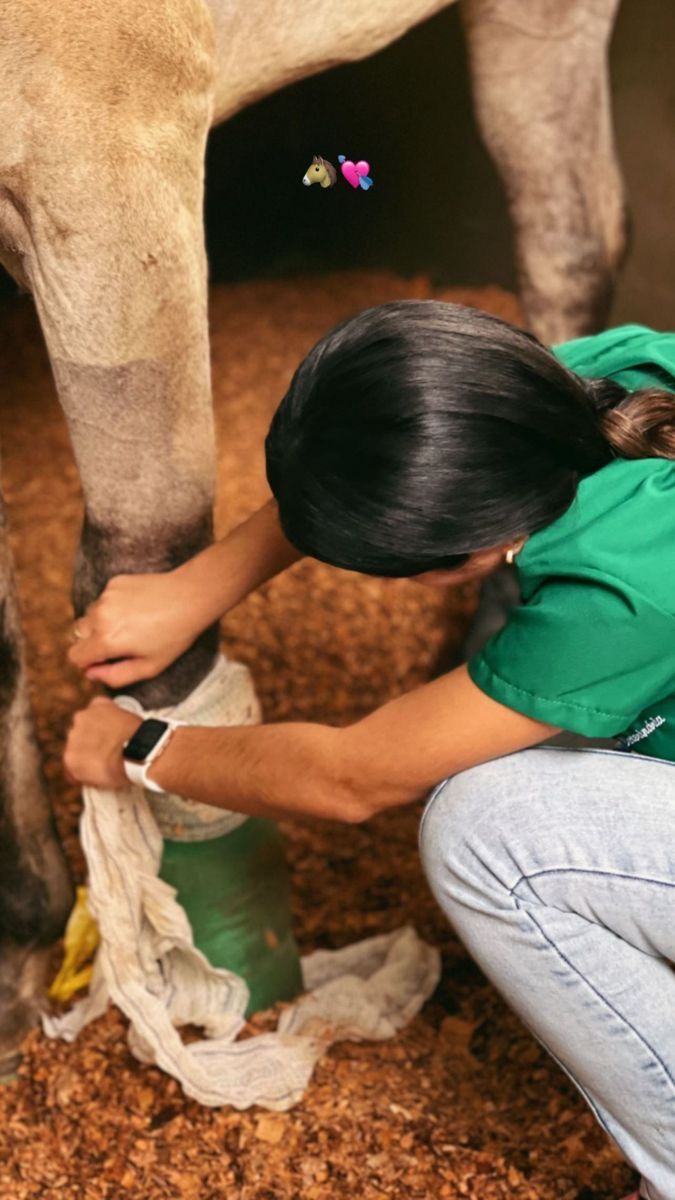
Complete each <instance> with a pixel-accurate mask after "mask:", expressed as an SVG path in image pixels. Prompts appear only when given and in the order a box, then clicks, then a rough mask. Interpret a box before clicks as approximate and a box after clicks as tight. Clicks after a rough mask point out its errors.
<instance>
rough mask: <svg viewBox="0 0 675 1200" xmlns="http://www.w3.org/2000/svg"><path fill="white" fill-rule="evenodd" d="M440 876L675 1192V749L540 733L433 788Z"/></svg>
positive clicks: (427, 862) (559, 1056)
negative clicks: (576, 745)
mask: <svg viewBox="0 0 675 1200" xmlns="http://www.w3.org/2000/svg"><path fill="white" fill-rule="evenodd" d="M420 850H421V854H422V861H423V864H424V868H425V871H426V874H427V877H428V879H429V882H430V885H431V888H432V890H433V892H434V895H435V896H436V899H437V900H438V903H439V904H440V906H441V908H442V909H443V911H444V912H445V913H446V915H447V917H448V918H449V920H450V921H451V922H452V924H453V925H454V927H455V929H456V930H457V932H458V933H459V935H460V937H461V938H462V940H463V942H464V944H465V945H466V947H467V949H468V950H469V952H470V953H471V954H472V956H473V957H474V959H475V960H476V962H477V963H478V964H479V965H480V966H481V968H482V969H483V971H484V972H485V974H486V975H487V976H488V977H489V978H490V979H491V980H492V982H493V983H494V985H495V987H496V988H497V989H498V990H499V991H500V992H501V994H502V996H504V998H505V999H506V1001H507V1002H508V1003H509V1004H510V1005H511V1007H512V1008H513V1009H514V1010H515V1011H516V1012H517V1013H518V1015H519V1016H520V1018H521V1019H522V1021H523V1022H524V1023H525V1024H526V1025H527V1026H529V1028H530V1029H531V1030H532V1032H533V1033H534V1034H535V1035H536V1037H537V1038H538V1039H539V1040H540V1042H541V1043H542V1044H543V1045H544V1046H545V1047H546V1049H547V1050H548V1051H549V1053H550V1054H552V1055H553V1057H554V1058H555V1059H556V1060H557V1061H558V1063H559V1064H560V1065H561V1066H562V1067H563V1069H564V1070H565V1071H566V1072H567V1074H568V1075H569V1076H570V1077H571V1079H572V1080H573V1081H574V1083H575V1084H576V1085H577V1087H578V1088H579V1090H580V1091H581V1093H582V1094H583V1096H584V1097H585V1099H586V1100H587V1101H588V1103H589V1105H590V1106H591V1108H592V1110H593V1112H594V1113H595V1116H596V1117H597V1119H598V1121H599V1122H600V1124H601V1125H602V1126H603V1127H604V1129H605V1130H606V1131H607V1133H608V1134H609V1135H610V1137H612V1138H613V1139H614V1141H615V1142H616V1143H617V1145H618V1146H619V1147H620V1149H621V1150H622V1152H623V1154H624V1156H625V1157H626V1158H627V1159H628V1161H629V1162H630V1163H632V1165H633V1166H634V1167H635V1168H636V1169H637V1170H638V1171H639V1172H640V1174H641V1176H642V1188H641V1193H642V1195H643V1196H645V1197H649V1200H675V973H674V972H673V970H672V968H671V966H670V962H675V763H668V762H664V761H663V760H661V759H654V758H647V757H645V756H640V755H637V754H635V755H632V754H624V753H620V752H618V751H614V750H597V749H563V748H560V747H558V746H540V747H537V748H536V749H533V750H525V751H522V752H520V753H518V754H512V755H509V756H508V757H506V758H500V759H496V760H495V761H493V762H489V763H485V764H483V765H482V766H479V767H474V768H473V769H472V770H469V771H463V772H461V773H460V774H458V775H455V776H453V777H452V778H450V779H447V780H445V781H444V782H443V783H441V784H439V786H438V787H437V788H436V789H435V790H434V792H432V794H431V797H430V799H429V802H428V804H427V807H426V809H425V812H424V816H423V818H422V825H421V828H420Z"/></svg>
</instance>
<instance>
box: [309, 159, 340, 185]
mask: <svg viewBox="0 0 675 1200" xmlns="http://www.w3.org/2000/svg"><path fill="white" fill-rule="evenodd" d="M336 179H337V171H336V170H335V167H334V166H333V164H332V163H331V162H328V159H326V158H321V156H320V155H318V154H315V155H314V157H313V159H312V161H311V163H310V164H309V166H308V168H307V170H306V171H305V173H304V175H303V177H302V182H303V183H304V185H305V187H311V186H312V184H313V183H318V184H320V185H321V187H322V188H331V187H333V185H334V184H335V181H336Z"/></svg>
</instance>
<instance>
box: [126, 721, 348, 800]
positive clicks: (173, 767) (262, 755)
mask: <svg viewBox="0 0 675 1200" xmlns="http://www.w3.org/2000/svg"><path fill="white" fill-rule="evenodd" d="M343 740H344V731H343V730H341V729H334V728H331V727H330V726H327V725H311V724H308V723H302V724H300V723H290V724H287V725H259V726H255V727H241V726H237V727H233V728H227V729H225V728H209V727H196V726H188V727H185V728H180V727H179V728H178V729H176V730H175V732H174V734H173V736H172V738H171V740H170V741H169V743H168V745H167V746H166V748H165V749H164V750H163V751H162V753H161V754H160V755H159V757H158V758H157V760H156V761H155V762H154V763H153V764H152V765H151V767H150V768H149V771H148V774H149V777H150V778H151V779H152V780H154V781H155V782H156V783H158V784H159V785H160V787H162V788H163V789H164V790H165V791H168V792H174V793H175V794H177V795H180V796H189V797H190V799H192V800H199V801H201V802H202V803H203V804H213V805H215V806H217V807H218V808H231V809H233V810H234V811H235V812H244V813H247V814H248V815H250V816H262V817H281V816H294V817H297V816H311V817H323V818H326V819H329V820H337V821H348V822H355V821H362V820H364V819H365V818H366V817H368V816H370V815H371V809H370V806H369V803H368V797H367V793H366V791H365V789H363V788H361V787H359V786H358V783H357V784H356V785H355V784H354V783H353V782H352V781H351V779H350V777H349V776H350V774H351V772H348V773H345V772H344V765H343V755H342V749H343V745H342V743H343Z"/></svg>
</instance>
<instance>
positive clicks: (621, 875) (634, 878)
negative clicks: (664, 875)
mask: <svg viewBox="0 0 675 1200" xmlns="http://www.w3.org/2000/svg"><path fill="white" fill-rule="evenodd" d="M545 875H601V876H602V877H603V879H628V880H630V881H631V883H652V884H655V885H656V887H664V888H675V883H671V882H670V881H669V880H668V879H653V878H652V877H651V876H649V875H628V874H626V873H625V872H623V871H603V870H602V869H601V868H598V867H546V868H545V869H544V870H542V871H533V872H532V874H531V875H521V876H520V877H519V878H518V879H517V880H516V882H515V883H514V884H513V886H512V887H510V888H509V893H510V895H511V896H513V897H514V899H516V900H518V899H519V897H518V896H516V895H515V892H516V888H518V887H520V885H521V883H529V882H530V880H531V879H541V878H542V876H545ZM575 915H577V916H580V915H581V914H579V913H577V914H575Z"/></svg>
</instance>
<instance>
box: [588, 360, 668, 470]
mask: <svg viewBox="0 0 675 1200" xmlns="http://www.w3.org/2000/svg"><path fill="white" fill-rule="evenodd" d="M586 384H587V386H588V389H589V395H590V398H591V401H592V403H593V405H594V407H595V409H596V412H598V414H599V417H600V421H599V425H600V432H601V433H602V435H603V437H604V438H605V439H606V441H607V442H608V443H609V445H610V446H611V448H612V450H613V451H614V453H615V455H616V456H617V457H619V458H670V459H674V460H675V395H674V394H673V393H672V392H668V391H666V390H665V389H663V388H640V389H639V390H638V391H636V392H628V391H626V389H625V388H623V387H621V385H620V384H618V383H615V382H614V381H613V380H611V379H589V380H586Z"/></svg>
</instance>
